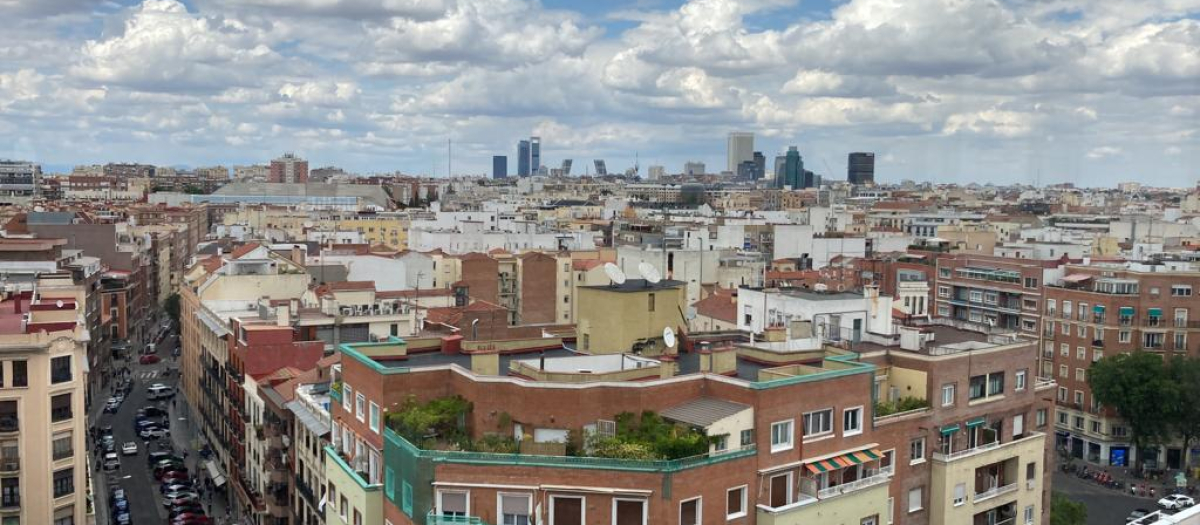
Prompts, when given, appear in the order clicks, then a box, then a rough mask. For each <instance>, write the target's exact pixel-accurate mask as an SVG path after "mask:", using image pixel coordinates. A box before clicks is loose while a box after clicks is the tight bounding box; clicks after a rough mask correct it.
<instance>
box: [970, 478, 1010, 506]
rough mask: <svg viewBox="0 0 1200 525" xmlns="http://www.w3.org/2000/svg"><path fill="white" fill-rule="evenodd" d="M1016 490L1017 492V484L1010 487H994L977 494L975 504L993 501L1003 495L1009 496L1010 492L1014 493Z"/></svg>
mask: <svg viewBox="0 0 1200 525" xmlns="http://www.w3.org/2000/svg"><path fill="white" fill-rule="evenodd" d="M1015 490H1017V483H1016V482H1012V483H1009V484H1008V485H1000V486H999V487H992V488H990V489H987V490H985V491H983V492H977V493H975V503H979V502H980V501H985V500H989V499H992V498H994V497H996V496H999V495H1001V494H1008V493H1009V492H1013V491H1015Z"/></svg>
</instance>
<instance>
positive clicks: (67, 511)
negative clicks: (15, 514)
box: [14, 505, 75, 525]
mask: <svg viewBox="0 0 1200 525" xmlns="http://www.w3.org/2000/svg"><path fill="white" fill-rule="evenodd" d="M20 519H21V518H17V519H16V520H14V523H20ZM54 525H75V506H74V505H72V506H70V507H63V508H61V509H55V511H54Z"/></svg>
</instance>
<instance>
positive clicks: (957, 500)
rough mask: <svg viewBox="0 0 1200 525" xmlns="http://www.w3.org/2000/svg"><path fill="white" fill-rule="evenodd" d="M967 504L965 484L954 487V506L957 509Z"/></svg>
mask: <svg viewBox="0 0 1200 525" xmlns="http://www.w3.org/2000/svg"><path fill="white" fill-rule="evenodd" d="M966 502H967V484H966V483H959V484H958V485H955V486H954V506H955V507H957V506H959V505H962V504H963V503H966Z"/></svg>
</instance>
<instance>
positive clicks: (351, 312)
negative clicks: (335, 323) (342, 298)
mask: <svg viewBox="0 0 1200 525" xmlns="http://www.w3.org/2000/svg"><path fill="white" fill-rule="evenodd" d="M341 310H342V315H343V316H350V315H354V309H353V308H351V307H349V306H343V307H342V308H341Z"/></svg>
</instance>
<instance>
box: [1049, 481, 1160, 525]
mask: <svg viewBox="0 0 1200 525" xmlns="http://www.w3.org/2000/svg"><path fill="white" fill-rule="evenodd" d="M1053 484H1054V491H1055V492H1061V493H1063V494H1065V495H1066V496H1067V497H1069V498H1071V499H1072V500H1074V501H1078V502H1080V503H1083V504H1084V505H1085V506H1087V511H1088V513H1087V525H1124V523H1125V517H1126V516H1129V513H1130V512H1132V511H1133V509H1146V510H1150V511H1154V510H1157V509H1158V506H1157V505H1156V504H1155V502H1156V501H1158V499H1157V498H1160V497H1162V495H1161V494H1158V495H1157V497H1156V498H1153V499H1151V498H1140V497H1134V496H1131V495H1129V493H1128V492H1127V491H1122V490H1116V489H1110V488H1105V487H1102V486H1100V485H1098V484H1096V483H1094V482H1092V481H1089V480H1083V479H1079V478H1078V477H1075V476H1073V475H1069V474H1063V473H1062V472H1055V473H1054V479H1053Z"/></svg>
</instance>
